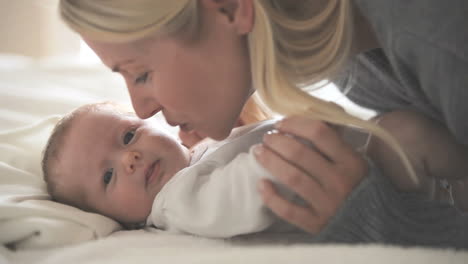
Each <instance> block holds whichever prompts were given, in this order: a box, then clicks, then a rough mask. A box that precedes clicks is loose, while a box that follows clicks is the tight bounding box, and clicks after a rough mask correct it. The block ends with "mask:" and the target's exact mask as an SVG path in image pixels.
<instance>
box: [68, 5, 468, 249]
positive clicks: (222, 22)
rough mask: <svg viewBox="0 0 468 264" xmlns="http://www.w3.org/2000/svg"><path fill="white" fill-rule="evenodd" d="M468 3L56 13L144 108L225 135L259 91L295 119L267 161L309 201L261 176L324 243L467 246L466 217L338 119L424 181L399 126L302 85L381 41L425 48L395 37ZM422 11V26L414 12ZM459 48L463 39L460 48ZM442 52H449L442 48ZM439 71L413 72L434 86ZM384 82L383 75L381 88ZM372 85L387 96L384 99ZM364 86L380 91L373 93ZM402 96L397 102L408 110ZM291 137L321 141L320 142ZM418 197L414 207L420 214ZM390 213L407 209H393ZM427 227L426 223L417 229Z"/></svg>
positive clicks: (73, 9)
mask: <svg viewBox="0 0 468 264" xmlns="http://www.w3.org/2000/svg"><path fill="white" fill-rule="evenodd" d="M441 6H444V9H441V8H440V7H441ZM466 6H467V4H465V2H464V1H462V0H459V1H455V0H452V1H444V3H443V4H440V2H439V1H436V0H424V1H423V0H414V1H411V2H410V3H408V1H403V0H394V1H388V0H385V1H384V0H354V1H352V0H349V1H348V0H310V1H307V0H294V1H280V0H276V1H275V0H256V1H254V0H199V1H196V0H174V1H166V0H136V1H125V0H109V1H94V0H61V1H60V13H61V15H62V17H63V19H64V20H65V22H66V23H67V24H68V25H69V26H70V27H71V28H72V29H74V30H75V31H77V32H78V33H79V34H80V35H81V36H82V37H83V38H84V40H85V41H86V42H87V43H88V44H89V45H90V47H91V48H92V49H93V50H94V51H95V52H96V53H97V54H98V56H99V57H100V58H101V59H102V61H103V63H104V64H106V65H107V66H108V67H109V68H110V69H112V70H113V71H115V72H118V73H120V74H122V76H123V77H124V79H125V81H126V83H127V87H128V90H129V93H130V96H131V99H132V103H133V107H134V109H135V111H136V113H137V114H138V116H139V117H142V118H148V117H151V116H152V115H154V114H155V113H157V112H159V111H162V112H163V114H164V116H165V117H166V119H167V121H168V123H169V124H171V125H174V126H180V128H181V129H182V130H183V131H197V132H198V133H199V134H202V135H207V136H209V137H211V138H213V139H218V140H220V139H223V138H225V137H227V136H228V135H229V133H230V131H231V129H232V128H233V126H234V125H235V123H236V121H237V120H238V117H239V114H240V112H241V110H242V108H243V106H244V104H245V102H246V101H247V99H248V98H249V97H250V96H251V95H252V94H253V92H254V91H257V93H258V95H259V97H260V98H261V99H262V102H263V103H265V105H266V106H268V107H269V108H270V109H272V110H273V111H275V112H278V113H280V114H283V115H286V116H289V117H288V118H286V119H285V120H283V121H282V122H280V123H278V125H277V128H278V130H279V131H280V132H281V133H276V134H272V135H268V136H266V137H265V140H264V143H263V146H261V147H259V148H258V149H257V153H258V155H257V159H258V160H259V162H260V163H261V164H262V165H263V166H264V167H265V168H266V169H267V170H269V171H270V172H271V173H272V174H273V175H274V176H276V177H277V178H278V179H279V181H281V182H283V183H285V184H286V185H287V186H288V187H289V188H290V189H292V190H293V191H294V192H296V193H297V194H298V195H299V196H301V197H302V198H303V199H304V200H305V201H307V203H308V204H307V205H306V206H298V205H295V204H293V203H290V202H287V201H286V200H285V199H283V198H282V197H281V196H280V195H278V194H277V193H276V192H275V190H274V188H273V186H272V185H271V184H270V183H269V182H261V184H260V185H259V189H260V191H261V193H262V195H263V198H264V201H265V204H266V205H267V206H268V207H269V208H270V209H271V210H272V211H273V212H274V213H276V214H277V215H278V216H279V217H281V218H283V219H285V220H286V221H288V222H290V223H292V224H295V225H297V226H298V227H300V228H302V229H304V230H306V231H308V232H310V233H312V234H314V235H316V237H317V240H318V241H342V242H366V241H367V242H369V241H371V242H375V241H380V242H388V243H403V244H425V245H437V246H454V247H463V246H466V245H468V241H466V240H467V239H468V236H467V235H466V233H467V232H468V231H467V226H466V224H463V223H467V221H466V220H463V219H464V218H466V216H464V215H461V214H460V213H459V212H458V211H456V210H455V209H454V208H451V207H450V206H449V205H445V204H444V205H441V204H437V203H430V202H427V201H425V200H423V199H419V198H415V197H413V196H411V195H409V196H408V197H407V196H405V195H400V194H398V193H397V192H396V191H395V190H393V189H392V188H393V187H392V186H391V184H389V183H388V182H386V181H385V179H384V178H383V177H376V176H375V175H378V174H380V173H379V171H378V170H376V168H375V167H374V166H372V164H370V165H369V164H368V163H367V162H366V161H365V159H364V158H363V157H362V156H361V155H360V154H358V153H357V152H356V151H354V150H353V148H352V147H351V146H350V145H349V144H347V143H346V142H344V141H343V140H342V139H341V137H340V136H339V135H338V132H337V130H335V127H334V126H330V125H329V124H335V125H348V126H355V127H359V128H361V129H364V130H367V131H369V132H370V133H372V134H373V135H374V136H375V137H376V138H378V139H380V140H381V141H382V142H384V143H385V144H387V145H388V146H390V147H391V148H392V149H393V151H394V152H395V155H396V157H398V158H399V159H400V160H401V162H402V164H403V165H402V166H403V167H404V170H405V175H406V176H405V177H401V179H393V180H394V182H395V183H396V184H397V186H400V187H401V188H403V189H406V190H415V189H417V188H418V186H419V185H418V181H419V180H420V179H418V178H416V173H415V171H414V168H413V166H412V165H411V164H410V161H409V159H408V156H407V155H406V154H405V153H404V152H403V150H402V148H401V146H400V144H398V142H397V141H396V140H395V139H394V138H393V137H392V136H390V135H389V133H387V132H386V131H385V130H383V129H382V128H380V127H379V126H377V125H375V124H374V123H373V122H367V121H363V120H361V119H359V118H356V117H353V116H351V115H349V114H347V113H346V112H344V111H343V110H342V109H341V108H340V107H337V106H336V105H335V104H333V103H328V102H324V101H321V100H319V99H316V98H314V97H311V96H309V95H308V94H307V93H305V92H304V91H303V90H301V87H304V86H306V85H309V84H314V83H316V82H318V81H322V80H325V79H328V80H333V79H336V78H339V79H340V80H348V81H349V80H354V79H349V78H343V76H344V77H346V75H345V74H346V73H348V71H345V69H346V68H345V66H346V65H347V63H348V62H349V59H350V58H352V57H353V56H354V55H356V54H358V53H362V52H364V51H367V50H369V49H372V48H376V47H381V48H383V50H384V52H385V54H386V55H387V57H389V58H392V56H391V54H393V53H394V52H393V51H394V50H395V49H400V48H402V49H410V50H416V49H419V48H420V44H421V43H419V42H414V40H413V39H411V40H407V41H403V43H400V45H397V46H394V41H395V39H394V36H395V35H397V34H399V33H400V32H406V31H405V30H409V32H410V34H409V35H411V36H414V34H413V33H415V32H412V31H411V30H414V29H418V27H422V28H427V29H428V30H427V31H424V32H420V33H422V35H423V36H422V37H423V39H424V40H426V42H427V43H433V42H431V40H433V39H427V38H425V37H427V36H428V35H430V33H431V31H430V29H434V27H433V25H431V24H430V22H433V23H435V21H433V16H440V17H443V16H444V14H446V15H451V19H452V20H451V21H452V22H453V25H452V24H447V25H446V26H447V27H449V26H457V25H458V26H459V27H458V28H459V29H460V30H459V31H461V30H462V29H463V27H460V25H461V26H463V25H466V23H464V22H466V18H464V13H466V12H464V11H463V10H465V11H466ZM399 11H402V12H403V11H405V12H403V13H405V15H406V16H405V17H404V18H406V19H409V21H405V19H400V18H399V17H396V16H397V15H399V13H398V14H397V13H396V12H399ZM444 12H445V13H444ZM421 15H423V19H424V23H423V24H421V23H419V22H417V21H413V20H414V17H416V16H417V17H421ZM452 15H457V16H455V18H453V16H452ZM385 19H386V20H385ZM411 19H412V20H411ZM463 19H465V20H463ZM383 20H385V21H383ZM400 20H401V21H400ZM447 23H449V22H447ZM459 24H460V25H459ZM395 26H398V28H395ZM407 26H408V27H409V28H407ZM456 28H457V27H456ZM456 28H455V29H454V30H452V32H451V33H450V34H449V35H450V36H451V35H454V34H455V33H456V34H459V33H460V34H465V35H462V36H465V37H466V33H465V32H466V31H465V30H464V29H463V30H464V32H457V31H455V30H456ZM463 39H465V40H466V38H464V37H462V39H461V40H463ZM426 42H425V43H426ZM427 43H426V44H427ZM463 45H466V44H465V42H463V41H460V42H459V44H455V45H454V46H455V47H456V48H463V47H465V46H463ZM435 47H438V46H437V45H435ZM460 51H461V52H460V53H459V55H460V57H462V55H463V56H466V54H467V53H466V48H465V50H463V49H460ZM464 51H465V53H463V52H464ZM387 53H388V54H387ZM409 54H410V55H411V54H413V53H409ZM434 54H436V55H437V54H439V53H438V52H437V49H436V50H435V51H434ZM441 56H442V55H441ZM443 56H448V55H443ZM394 57H395V58H399V57H398V56H396V55H395V56H394ZM432 58H433V57H432ZM425 59H427V60H431V59H428V58H425V57H424V56H421V55H420V54H419V55H418V54H416V55H414V56H409V58H408V60H410V61H412V62H414V64H415V65H410V66H413V67H415V66H419V67H422V68H424V67H426V66H427V67H430V66H428V64H426V61H424V60H425ZM432 63H434V62H432ZM401 64H402V65H399V64H398V62H396V63H394V64H392V66H391V67H396V68H395V69H394V70H393V71H392V73H400V72H401V70H400V68H402V67H405V66H407V65H406V64H403V63H401ZM431 65H433V64H431ZM465 66H466V65H465ZM398 67H400V68H398ZM352 69H354V68H352ZM409 70H410V72H411V74H409V76H411V77H413V76H416V77H415V78H416V79H418V78H419V77H421V78H423V77H424V78H426V77H427V78H434V76H431V71H428V72H426V71H424V72H423V73H421V72H419V71H418V69H411V68H410V69H409ZM429 70H433V69H432V68H429ZM460 71H461V70H458V71H457V72H455V71H452V72H448V74H451V75H452V77H457V78H458V79H457V80H460V83H459V84H460V85H461V84H463V82H462V81H463V80H462V78H466V77H463V76H465V75H466V74H465V73H466V71H465V72H463V71H462V72H460ZM418 74H420V75H421V76H419V75H418ZM431 81H433V80H432V79H429V80H424V82H415V83H417V84H422V85H424V84H428V83H429V84H430V85H433V84H432V83H431ZM434 81H435V80H434ZM347 83H350V82H347ZM464 83H468V82H464ZM382 85H386V84H385V83H382V84H379V85H377V86H376V87H372V88H374V89H377V88H380V87H381V86H382ZM436 86H437V85H436ZM402 87H404V88H403V89H414V90H419V89H420V88H419V87H412V86H411V84H409V85H408V86H402ZM438 87H440V86H438ZM384 88H387V87H382V89H384ZM450 88H452V89H454V90H456V89H457V87H450ZM369 89H370V88H369ZM361 90H363V89H361ZM458 90H460V89H458ZM352 91H353V90H351V92H352ZM370 95H371V96H374V100H375V101H376V103H377V104H380V102H379V100H383V98H380V97H379V96H377V97H375V93H370ZM360 96H362V97H363V98H365V99H367V100H371V99H370V98H372V97H368V98H366V97H365V96H366V94H365V93H364V92H361V93H360ZM401 96H402V98H404V99H407V96H406V94H403V95H401ZM394 97H396V96H394ZM422 98H426V97H422ZM465 98H466V96H465ZM365 99H363V100H365ZM385 99H388V100H391V99H392V98H387V97H385ZM423 100H425V99H423ZM454 100H456V99H454ZM395 101H396V102H398V99H396V100H395ZM395 101H394V102H391V103H393V106H395V107H394V108H400V107H401V108H404V107H407V105H404V104H400V105H397V104H396V103H395ZM420 101H421V100H420ZM391 103H389V105H391ZM427 103H428V104H429V102H427ZM382 105H383V103H382ZM457 107H458V105H457ZM442 108H443V107H442ZM416 109H417V110H419V109H418V108H416ZM439 110H440V109H439ZM460 111H462V109H460ZM442 120H444V121H447V120H445V119H442ZM465 123H466V122H465ZM447 127H449V128H450V129H455V127H453V126H450V125H447ZM287 134H293V135H296V136H297V137H301V138H304V139H306V140H308V141H311V142H312V143H313V144H314V146H315V148H310V147H307V146H306V145H305V144H302V143H301V141H299V140H297V139H296V138H295V137H290V136H288V135H287ZM462 135H467V134H466V133H465V134H462ZM366 176H367V177H366ZM427 176H428V175H423V176H422V178H424V177H427ZM452 176H453V175H452ZM453 177H455V176H453ZM420 178H421V177H420ZM353 189H354V190H353ZM413 198H414V199H413ZM345 205H347V206H345ZM384 205H385V206H384ZM415 208H416V210H417V213H413V212H412V210H413V209H415ZM390 215H391V216H392V217H401V218H404V219H389V217H388V216H390ZM363 216H365V217H363ZM359 217H363V218H362V222H361V223H359V221H356V218H359ZM349 218H353V219H354V221H347V219H349ZM428 219H430V221H428ZM348 223H359V224H358V225H353V226H347V225H349V224H348ZM418 228H422V229H423V230H424V232H422V233H421V232H417V233H416V232H414V231H413V230H421V229H418ZM357 229H358V230H357ZM406 231H408V232H406Z"/></svg>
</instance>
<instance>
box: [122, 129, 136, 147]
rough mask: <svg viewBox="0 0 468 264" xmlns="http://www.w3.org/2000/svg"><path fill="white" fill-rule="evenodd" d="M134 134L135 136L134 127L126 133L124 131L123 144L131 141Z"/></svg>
mask: <svg viewBox="0 0 468 264" xmlns="http://www.w3.org/2000/svg"><path fill="white" fill-rule="evenodd" d="M134 136H135V130H134V129H132V130H130V131H128V132H127V133H125V135H124V137H123V143H124V145H128V144H129V143H130V142H131V141H132V139H133V137H134Z"/></svg>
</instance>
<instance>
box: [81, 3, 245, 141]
mask: <svg viewBox="0 0 468 264" xmlns="http://www.w3.org/2000/svg"><path fill="white" fill-rule="evenodd" d="M201 12H204V14H202V17H203V19H202V20H203V21H201V24H202V26H201V27H202V28H201V31H200V35H199V39H197V40H194V41H187V40H186V41H183V40H181V39H177V38H174V37H168V36H161V37H153V38H148V39H144V40H139V41H135V42H130V43H104V42H98V41H93V40H90V39H86V37H84V39H85V41H86V42H87V43H88V44H89V46H90V47H91V48H92V49H93V50H94V51H95V52H96V54H97V55H98V56H99V57H100V58H101V60H102V61H103V63H104V64H106V65H107V66H108V67H109V68H110V69H112V70H113V71H116V72H119V73H120V74H121V75H122V76H123V77H124V79H125V81H126V84H127V87H128V91H129V93H130V96H131V99H132V104H133V107H134V109H135V112H136V113H137V115H138V116H139V117H141V118H148V117H151V116H153V115H154V114H156V113H157V112H159V111H162V112H163V114H164V116H165V118H166V120H167V122H168V123H169V124H170V125H173V126H180V128H181V129H182V130H196V131H197V132H198V133H199V134H204V135H207V136H209V137H211V138H213V139H217V140H221V139H224V138H225V137H227V136H228V135H229V133H230V131H231V129H232V127H233V126H234V125H235V122H236V121H237V119H238V117H239V114H240V112H241V110H242V107H243V105H244V103H245V101H246V100H247V99H248V97H249V95H250V94H251V93H252V88H251V74H250V66H249V65H250V63H249V55H248V49H247V40H246V35H245V34H244V33H242V34H241V33H240V31H239V30H238V27H236V26H234V25H233V23H232V21H230V20H229V18H227V17H226V15H224V14H223V13H221V12H219V11H218V9H214V8H213V10H212V9H210V8H209V7H202V11H201Z"/></svg>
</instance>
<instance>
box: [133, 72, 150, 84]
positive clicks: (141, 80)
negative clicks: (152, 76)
mask: <svg viewBox="0 0 468 264" xmlns="http://www.w3.org/2000/svg"><path fill="white" fill-rule="evenodd" d="M148 76H149V72H145V73H143V74H142V75H140V76H138V78H136V79H135V84H142V83H146V80H148Z"/></svg>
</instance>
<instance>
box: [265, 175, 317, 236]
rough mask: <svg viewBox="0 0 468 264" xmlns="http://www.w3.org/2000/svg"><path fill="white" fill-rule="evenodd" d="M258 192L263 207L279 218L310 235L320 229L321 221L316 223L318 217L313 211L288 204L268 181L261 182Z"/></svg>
mask: <svg viewBox="0 0 468 264" xmlns="http://www.w3.org/2000/svg"><path fill="white" fill-rule="evenodd" d="M259 191H260V194H261V196H262V199H263V202H264V203H265V205H266V206H267V207H269V208H270V209H271V210H272V211H273V213H275V214H276V215H277V216H279V217H280V218H282V219H286V220H287V221H288V222H289V223H291V224H293V225H295V226H297V227H299V228H301V229H303V230H305V231H306V232H309V233H311V234H316V233H317V232H319V231H320V230H321V229H322V225H323V221H318V216H317V215H316V214H314V213H313V211H311V210H310V209H309V208H307V207H302V206H299V205H296V204H293V203H291V202H288V201H287V200H286V199H284V198H283V197H281V196H280V195H279V194H278V193H277V192H276V190H275V187H274V186H273V184H272V183H271V182H270V181H268V180H261V182H259Z"/></svg>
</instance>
